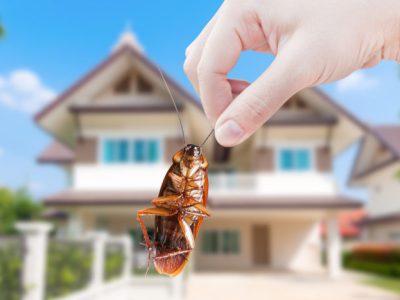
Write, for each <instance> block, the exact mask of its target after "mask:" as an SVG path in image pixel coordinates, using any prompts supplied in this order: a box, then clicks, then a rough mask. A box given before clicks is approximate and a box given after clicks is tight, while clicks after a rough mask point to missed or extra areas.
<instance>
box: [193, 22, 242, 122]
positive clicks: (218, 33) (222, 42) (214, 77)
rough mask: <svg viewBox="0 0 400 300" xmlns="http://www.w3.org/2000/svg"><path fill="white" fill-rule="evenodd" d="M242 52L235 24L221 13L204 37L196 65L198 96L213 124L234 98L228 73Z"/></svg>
mask: <svg viewBox="0 0 400 300" xmlns="http://www.w3.org/2000/svg"><path fill="white" fill-rule="evenodd" d="M241 51H242V43H241V40H240V37H239V36H238V34H237V30H235V27H234V23H233V22H232V20H231V19H227V18H223V16H222V15H220V17H219V18H218V20H217V22H216V23H215V25H214V28H213V30H212V32H211V33H210V35H209V37H208V39H207V42H206V44H205V46H204V50H203V53H202V55H201V59H200V61H199V64H198V68H197V76H198V83H199V91H200V98H201V100H202V103H203V107H204V110H205V113H206V115H207V117H208V119H209V120H210V122H211V123H212V124H213V125H214V124H215V122H216V120H217V118H218V116H219V115H220V114H221V113H222V112H223V111H224V109H225V108H226V107H227V106H228V105H229V104H230V103H231V101H232V99H233V95H232V87H231V84H230V82H229V81H228V79H227V74H228V72H229V71H230V70H231V69H232V68H233V67H234V66H235V64H236V62H237V61H238V59H239V55H240V52H241Z"/></svg>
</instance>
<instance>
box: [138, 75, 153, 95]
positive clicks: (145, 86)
mask: <svg viewBox="0 0 400 300" xmlns="http://www.w3.org/2000/svg"><path fill="white" fill-rule="evenodd" d="M137 88H138V92H139V93H143V94H148V93H151V92H152V91H153V86H152V84H151V83H150V82H149V81H147V80H146V79H145V78H143V77H142V76H139V77H138V80H137Z"/></svg>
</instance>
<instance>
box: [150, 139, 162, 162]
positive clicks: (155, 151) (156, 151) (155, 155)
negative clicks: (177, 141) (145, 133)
mask: <svg viewBox="0 0 400 300" xmlns="http://www.w3.org/2000/svg"><path fill="white" fill-rule="evenodd" d="M148 151H149V153H148V154H149V157H148V159H149V161H150V162H156V161H158V160H159V158H160V143H159V141H157V140H150V141H149V144H148Z"/></svg>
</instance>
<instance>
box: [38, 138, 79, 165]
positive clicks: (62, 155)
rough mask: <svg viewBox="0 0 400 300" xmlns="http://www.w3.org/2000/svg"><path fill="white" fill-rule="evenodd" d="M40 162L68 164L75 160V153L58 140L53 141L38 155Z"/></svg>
mask: <svg viewBox="0 0 400 300" xmlns="http://www.w3.org/2000/svg"><path fill="white" fill-rule="evenodd" d="M37 160H38V162H40V163H57V164H70V163H72V162H73V161H74V160H75V153H74V152H73V151H72V150H71V149H70V148H68V147H67V146H65V145H63V144H61V143H60V142H57V141H54V142H53V143H52V144H50V145H49V146H48V147H47V148H46V149H45V150H44V151H43V152H42V153H41V154H40V156H39V157H38V159H37Z"/></svg>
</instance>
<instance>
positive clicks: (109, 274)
mask: <svg viewBox="0 0 400 300" xmlns="http://www.w3.org/2000/svg"><path fill="white" fill-rule="evenodd" d="M124 261H125V256H124V252H123V248H122V247H121V246H119V245H107V247H106V261H105V278H106V281H109V280H112V279H115V278H118V277H120V276H121V275H122V271H123V268H124Z"/></svg>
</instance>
